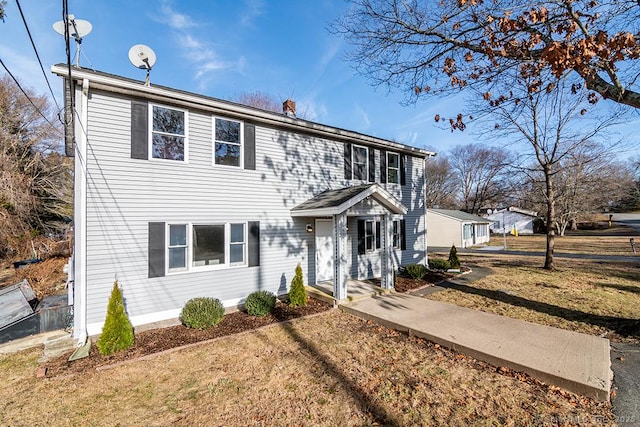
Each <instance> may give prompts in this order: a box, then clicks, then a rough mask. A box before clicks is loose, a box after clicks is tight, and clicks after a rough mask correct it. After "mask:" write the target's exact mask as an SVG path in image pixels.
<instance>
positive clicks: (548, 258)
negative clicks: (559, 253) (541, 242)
mask: <svg viewBox="0 0 640 427" xmlns="http://www.w3.org/2000/svg"><path fill="white" fill-rule="evenodd" d="M544 180H545V191H546V193H547V194H546V196H547V197H546V199H547V251H546V252H545V255H544V268H545V269H546V270H553V269H554V267H553V246H554V244H555V237H556V230H555V229H556V227H555V223H556V200H555V194H554V189H553V180H552V177H551V167H550V166H549V165H545V166H544Z"/></svg>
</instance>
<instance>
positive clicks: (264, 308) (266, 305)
mask: <svg viewBox="0 0 640 427" xmlns="http://www.w3.org/2000/svg"><path fill="white" fill-rule="evenodd" d="M275 306H276V296H275V295H274V294H273V293H271V292H269V291H256V292H252V293H250V294H249V296H248V297H247V300H246V301H245V303H244V307H245V308H246V309H247V313H249V314H250V315H252V316H266V315H267V314H270V313H271V312H272V311H273V309H274V307H275Z"/></svg>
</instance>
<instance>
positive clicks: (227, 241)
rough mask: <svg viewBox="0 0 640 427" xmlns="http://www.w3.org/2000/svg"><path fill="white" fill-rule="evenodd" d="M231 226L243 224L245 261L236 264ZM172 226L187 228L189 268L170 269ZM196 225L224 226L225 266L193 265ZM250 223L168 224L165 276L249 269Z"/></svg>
mask: <svg viewBox="0 0 640 427" xmlns="http://www.w3.org/2000/svg"><path fill="white" fill-rule="evenodd" d="M231 224H242V226H243V233H244V251H243V261H242V262H234V263H232V262H231V261H230V260H231ZM171 225H186V226H187V266H186V267H184V268H174V269H169V237H170V236H169V227H170V226H171ZM194 225H224V245H225V253H224V264H217V265H203V266H197V267H196V266H194V265H193V226H194ZM247 231H248V223H247V222H246V221H233V222H231V221H229V222H171V223H167V224H166V231H165V233H166V234H165V235H166V236H167V242H166V244H165V275H167V276H172V275H174V274H182V273H193V272H198V271H212V270H226V269H230V268H239V267H247V266H248V265H249V259H248V257H249V242H248V235H247Z"/></svg>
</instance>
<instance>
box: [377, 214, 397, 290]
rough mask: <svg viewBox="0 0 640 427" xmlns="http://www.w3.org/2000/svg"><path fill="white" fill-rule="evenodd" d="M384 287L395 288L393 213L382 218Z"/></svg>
mask: <svg viewBox="0 0 640 427" xmlns="http://www.w3.org/2000/svg"><path fill="white" fill-rule="evenodd" d="M382 237H383V239H382V259H381V260H380V262H381V264H382V266H381V267H382V287H383V288H384V289H393V286H394V283H393V257H392V255H391V253H392V250H393V223H392V220H391V215H389V214H385V215H384V216H383V219H382Z"/></svg>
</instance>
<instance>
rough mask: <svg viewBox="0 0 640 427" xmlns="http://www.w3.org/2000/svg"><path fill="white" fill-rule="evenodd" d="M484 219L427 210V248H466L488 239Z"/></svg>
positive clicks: (438, 210)
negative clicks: (452, 246) (453, 246)
mask: <svg viewBox="0 0 640 427" xmlns="http://www.w3.org/2000/svg"><path fill="white" fill-rule="evenodd" d="M490 223H491V221H489V220H488V219H486V218H482V217H479V216H477V215H472V214H469V213H466V212H462V211H456V210H450V209H427V242H428V244H429V246H447V247H448V246H451V245H456V247H459V248H468V247H471V246H475V245H481V244H484V243H487V242H488V241H489V239H490V235H489V225H490Z"/></svg>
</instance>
